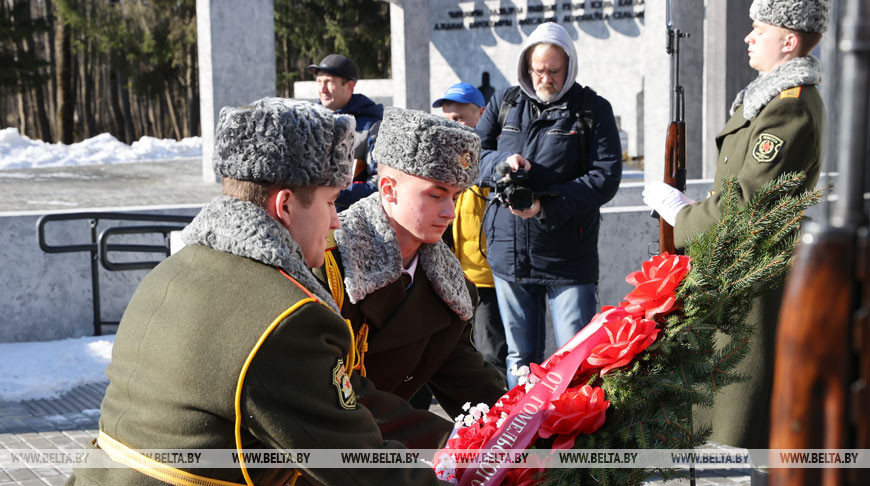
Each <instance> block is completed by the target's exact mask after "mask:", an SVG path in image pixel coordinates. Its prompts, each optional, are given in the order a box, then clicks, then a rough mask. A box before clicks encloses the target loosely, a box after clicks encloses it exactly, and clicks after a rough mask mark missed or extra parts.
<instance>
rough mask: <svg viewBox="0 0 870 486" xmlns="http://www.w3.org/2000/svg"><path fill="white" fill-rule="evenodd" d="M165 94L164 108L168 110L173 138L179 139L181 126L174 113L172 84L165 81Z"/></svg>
mask: <svg viewBox="0 0 870 486" xmlns="http://www.w3.org/2000/svg"><path fill="white" fill-rule="evenodd" d="M163 93H164V94H165V95H166V108H167V111H169V120H170V121H171V122H172V131H173V132H174V133H175V139H176V140H181V138H182V137H181V127H180V126H179V125H178V115H176V113H175V106H174V104H173V102H172V86H171V85H170V84H169V83H167V84H166V89H165V90H164V91H163Z"/></svg>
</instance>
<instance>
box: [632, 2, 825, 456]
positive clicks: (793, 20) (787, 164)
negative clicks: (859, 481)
mask: <svg viewBox="0 0 870 486" xmlns="http://www.w3.org/2000/svg"><path fill="white" fill-rule="evenodd" d="M829 12H830V2H829V0H754V1H753V2H752V5H751V6H750V8H749V17H750V18H752V20H753V22H752V31H751V32H750V33H749V34H748V35H747V36H746V37H745V39H744V41H745V42H746V44H747V45H748V52H749V65H750V66H751V67H752V68H753V69H755V70H756V71H758V73H759V76H758V78H756V79H755V80H754V81H752V82H751V83H749V85H748V86H746V88H744V89H743V90H742V91H741V92H740V93H738V95H737V97H736V99H735V100H734V102H733V103H732V106H731V119H730V120H728V123H727V124H726V125H725V128H724V129H723V130H722V132H720V133H719V135H718V136H717V137H716V145H717V146H718V147H719V157H718V162H717V164H716V177H715V179H714V181H713V191H712V192H711V194H710V197H708V198H707V199H705V200H704V201H699V202H695V201H692V200H690V199H689V198H687V197H686V196H685V195H684V194H683V193H681V192H679V191H677V190H676V189H674V188H672V187H670V186H667V185H665V184H662V183H658V182H656V183H652V184H649V185H647V187H646V188H645V189H644V192H643V197H644V202H646V203H647V204H648V205H649V206H651V207H653V208H654V209H656V211H658V213H659V214H660V215H661V216H662V217H663V218H664V219H665V220H667V221H668V222H669V223H670V224H672V225H673V226H674V240H675V241H676V244H677V247H678V248H679V247H682V246H683V245H684V244H685V242H686V241H687V240H688V239H689V238H691V237H693V236H695V235H697V234H698V233H700V232H702V231H704V230H705V229H707V228H709V227H710V226H712V225H713V224H715V223H716V222H717V221H718V220H719V217H720V214H721V213H720V209H719V205H720V199H721V191H722V186H723V181H725V180H726V179H728V178H730V177H736V178H737V181H738V182H739V184H740V188H741V195H742V197H743V202H744V203H745V202H746V201H748V200H749V199H750V198H751V197H752V196H753V194H754V193H755V192H756V191H757V190H758V189H759V188H760V187H762V186H763V185H764V184H766V183H767V182H769V181H771V180H773V179H775V178H777V177H779V176H780V175H782V174H784V173H786V172H797V171H803V172H804V173H806V176H807V179H806V182H805V183H804V185H803V187H801V188H799V189H798V192H803V191H806V190H810V189H812V188H813V187H815V185H816V182H817V181H818V179H819V172H820V169H821V151H822V134H823V133H824V131H825V128H824V127H825V107H824V105H823V104H822V98H821V96H820V95H819V91H818V90H817V89H816V85H818V84H819V83H820V82H821V80H822V70H821V63H820V62H819V60H818V59H816V58H815V57H814V56H812V55H811V54H810V52H811V51H812V50H813V48H814V47H815V46H816V45H817V44H818V43H819V41H820V40H821V38H822V33H823V32H824V31H825V30H826V29H827V27H828V17H829ZM759 294H760V295H761V297H760V298H759V299H758V300H756V302H755V303H754V306H753V309H752V313H751V314H750V316H749V322H750V323H752V324H753V325H754V326H755V334H754V335H753V336H752V339H751V349H750V351H749V355H748V356H747V357H746V358H745V359H744V360H743V361H742V362H741V364H740V365H739V368H738V373H741V374H744V375H746V376H748V377H749V380H747V381H745V382H742V383H736V384H732V385H729V386H727V387H725V388H723V389H722V390H721V391H720V392H719V393H718V394H717V396H716V399H715V404H714V406H713V408H712V409H700V410H697V411H696V413H695V414H694V423H695V425H696V426H699V427H703V426H708V425H711V424H712V426H713V434H712V435H711V437H710V439H711V440H713V441H715V442H718V443H721V444H727V445H731V446H736V447H744V448H750V449H765V448H767V439H768V430H769V420H770V417H769V411H770V404H769V401H770V394H771V388H772V381H773V357H774V342H775V337H776V329H777V322H778V313H779V306H780V300H781V290H774V289H759ZM721 344H722V345H723V346H724V345H725V344H727V343H721Z"/></svg>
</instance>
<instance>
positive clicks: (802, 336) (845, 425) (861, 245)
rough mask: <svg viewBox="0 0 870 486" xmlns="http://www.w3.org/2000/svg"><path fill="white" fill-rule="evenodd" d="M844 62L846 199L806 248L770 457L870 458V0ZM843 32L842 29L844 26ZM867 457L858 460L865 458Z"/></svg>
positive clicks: (788, 302)
mask: <svg viewBox="0 0 870 486" xmlns="http://www.w3.org/2000/svg"><path fill="white" fill-rule="evenodd" d="M846 9H847V10H845V11H844V13H843V14H842V16H841V17H839V16H838V17H839V21H840V22H841V23H842V24H843V35H842V38H839V39H837V38H835V39H834V40H835V41H837V42H836V44H835V45H836V46H837V47H838V49H839V54H838V59H839V60H842V74H841V79H842V89H838V90H836V92H837V93H839V95H840V96H841V98H840V99H841V106H842V111H841V113H840V121H841V123H840V126H838V127H837V136H838V140H837V143H836V145H835V147H836V149H837V150H838V162H839V166H838V169H839V170H838V172H839V176H838V181H837V187H838V190H839V193H840V194H839V196H840V197H839V198H838V200H837V203H836V206H835V208H834V209H835V212H834V216H833V218H831V222H830V224H829V225H827V226H826V227H824V228H822V229H821V230H818V231H815V232H810V233H809V234H807V235H805V236H804V237H803V239H802V244H801V245H800V247H799V248H798V252H797V255H796V260H795V264H794V266H793V267H792V269H791V272H790V273H789V278H788V281H787V283H786V290H785V296H784V299H783V303H782V309H781V311H780V319H779V327H778V329H777V343H776V358H775V359H776V362H775V363H776V364H775V366H774V381H773V395H772V397H771V408H770V412H771V434H770V448H771V449H861V450H864V451H866V450H867V449H868V448H870V420H868V412H870V217H868V216H870V209H868V206H867V201H866V200H865V198H864V194H865V193H867V192H868V191H870V187H867V185H866V183H865V181H866V180H867V179H866V178H865V175H866V172H865V171H866V170H867V162H866V154H867V153H868V149H870V140H868V138H870V137H868V136H870V109H868V108H870V90H868V87H870V43H868V42H867V40H868V39H870V22H868V21H867V19H868V17H870V0H848V2H847V3H846ZM840 22H838V24H839V23H840ZM864 453H865V452H860V454H864ZM768 482H769V484H771V485H774V486H779V485H789V486H792V485H797V486H810V485H812V486H816V485H823V486H841V485H854V486H858V485H862V486H863V485H866V484H870V469H858V468H844V469H835V468H831V467H828V468H824V469H809V468H804V469H782V468H777V469H771V470H770V478H769V481H768Z"/></svg>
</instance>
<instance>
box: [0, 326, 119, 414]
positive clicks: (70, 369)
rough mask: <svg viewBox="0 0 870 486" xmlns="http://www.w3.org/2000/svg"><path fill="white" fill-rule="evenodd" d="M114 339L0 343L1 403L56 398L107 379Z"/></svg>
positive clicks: (104, 337)
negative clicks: (77, 388)
mask: <svg viewBox="0 0 870 486" xmlns="http://www.w3.org/2000/svg"><path fill="white" fill-rule="evenodd" d="M114 342H115V336H96V337H83V338H74V339H64V340H62V341H44V342H32V343H0V356H2V357H3V359H2V360H0V400H8V401H21V400H33V399H44V398H57V397H59V396H60V395H63V394H64V393H66V392H68V391H69V390H72V389H73V388H75V387H77V386H79V385H85V384H88V383H96V382H100V381H105V380H106V365H108V364H109V362H110V361H111V360H112V344H113V343H114Z"/></svg>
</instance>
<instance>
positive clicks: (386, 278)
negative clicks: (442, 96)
mask: <svg viewBox="0 0 870 486" xmlns="http://www.w3.org/2000/svg"><path fill="white" fill-rule="evenodd" d="M374 156H375V158H376V159H377V160H378V164H379V166H378V173H379V175H380V178H379V180H378V193H375V194H372V195H371V196H369V197H367V198H365V199H362V200H361V201H359V202H357V203H356V204H354V205H352V206H351V207H350V208H348V209H347V210H346V211H344V212H342V213H341V214H340V215H339V219H340V220H341V228H339V229H337V230H335V232H334V233H333V234H334V243H335V244H334V245H331V248H329V250H328V251H327V253H328V254H329V256H328V257H327V259H326V265H325V267H324V268H323V271H322V272H320V273H318V276H320V277H321V278H322V279H323V280H324V281H325V282H327V283H328V285H329V287H330V289H331V291H332V293H333V296H334V297H335V298H336V299H337V302H338V303H339V305H340V306H341V313H342V316H344V317H345V318H347V319H349V320H350V322H351V325H352V327H353V329H354V332H355V333H356V334H357V343H358V345H359V346H362V347H361V348H360V353H359V354H360V355H361V356H363V355H364V356H363V358H362V359H361V360H360V363H359V366H358V367H359V369H360V370H361V371H362V372H364V373H365V375H366V377H367V378H368V379H370V380H371V381H372V382H373V383H374V384H375V385H376V386H377V388H378V389H379V390H383V391H388V392H392V393H394V394H396V395H398V396H399V397H401V398H403V399H405V400H408V399H410V398H411V397H412V396H414V395H415V393H416V392H417V391H418V390H420V389H421V388H422V387H423V386H424V385H428V386H429V388H430V389H431V390H432V392H433V393H434V395H435V396H436V398H438V401H439V402H440V404H441V405H442V406H443V408H444V410H446V411H447V413H448V414H449V415H451V416H456V415H458V414H460V413H462V405H463V404H464V403H465V402H472V403H478V402H483V403H487V404H493V403H494V402H495V401H496V400H498V399H499V398H500V397H501V395H502V394H503V393H504V392H505V388H504V380H503V379H502V377H501V375H500V374H499V372H498V371H497V370H496V369H495V368H494V367H493V366H492V365H490V364H488V363H486V362H485V361H484V359H483V357H482V356H481V355H480V353H478V352H477V350H476V349H475V348H474V345H473V344H472V342H471V330H472V327H471V319H472V317H473V314H474V307H475V305H474V304H475V300H476V298H477V295H476V291H475V287H474V285H473V284H472V283H471V282H469V281H468V280H467V279H466V278H465V277H464V274H463V272H462V267H461V266H460V265H459V261H458V260H457V259H456V257H455V256H454V255H453V253H452V252H451V251H450V249H449V248H448V247H447V245H446V244H444V243H443V242H442V241H441V237H442V235H443V234H444V231H445V230H446V229H447V227H448V225H449V224H450V222H451V221H452V220H453V219H454V217H455V202H456V199H457V198H458V197H459V194H460V193H461V192H462V191H463V190H464V189H466V188H467V187H468V186H470V185H471V184H472V183H473V182H474V181H475V179H477V176H478V162H479V157H480V139H479V138H478V136H477V134H476V133H475V132H474V131H473V130H472V129H470V128H468V127H466V126H463V125H460V124H459V123H456V122H453V121H451V120H447V119H445V118H442V117H439V116H435V115H431V114H428V113H423V112H420V111H414V110H403V109H397V108H391V109H388V110H387V111H386V113H385V115H384V121H383V123H382V124H381V128H380V133H379V135H378V140H377V142H376V143H375V147H374ZM365 336H367V339H366V338H365ZM366 343H367V344H366ZM366 349H367V351H365V350H366ZM376 417H377V416H376ZM437 445H438V444H437V443H434V442H433V443H430V444H421V446H426V447H433V446H437Z"/></svg>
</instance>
